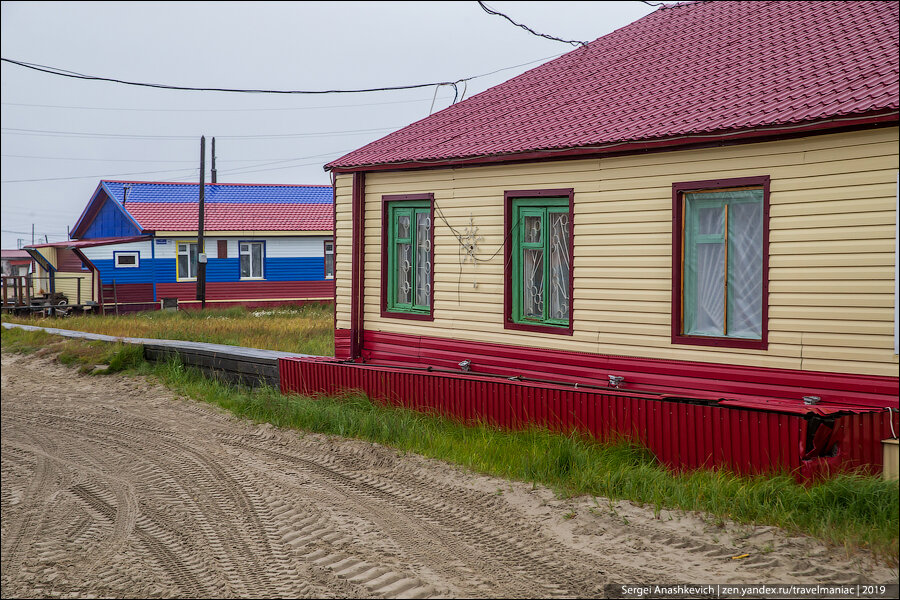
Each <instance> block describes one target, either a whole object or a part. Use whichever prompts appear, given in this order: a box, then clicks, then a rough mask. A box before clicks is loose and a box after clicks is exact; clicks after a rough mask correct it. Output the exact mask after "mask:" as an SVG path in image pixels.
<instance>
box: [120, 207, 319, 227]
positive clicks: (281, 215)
mask: <svg viewBox="0 0 900 600" xmlns="http://www.w3.org/2000/svg"><path fill="white" fill-rule="evenodd" d="M125 207H126V208H127V209H128V212H129V213H130V214H131V216H132V217H134V219H135V220H136V221H137V222H138V223H140V224H141V226H142V227H143V228H144V230H145V231H194V230H196V229H197V220H198V219H197V204H196V203H193V204H190V203H183V202H182V203H172V202H134V203H126V204H125ZM333 217H334V209H333V207H332V205H331V204H270V203H262V202H254V203H243V202H229V203H208V204H206V205H205V206H204V210H203V227H204V229H205V230H206V231H330V230H331V229H332V227H333Z"/></svg>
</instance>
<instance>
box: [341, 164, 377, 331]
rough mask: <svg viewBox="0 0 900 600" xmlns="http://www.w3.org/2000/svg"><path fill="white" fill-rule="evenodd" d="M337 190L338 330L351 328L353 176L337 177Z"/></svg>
mask: <svg viewBox="0 0 900 600" xmlns="http://www.w3.org/2000/svg"><path fill="white" fill-rule="evenodd" d="M334 190H335V198H336V202H335V221H334V297H335V303H334V311H335V327H336V328H338V329H350V274H351V272H352V269H351V266H352V263H351V260H350V257H351V252H350V249H351V246H352V243H351V242H352V240H353V217H352V204H353V202H352V198H353V176H352V175H338V176H337V177H336V178H335V182H334ZM378 215H379V216H378V218H379V219H380V218H381V216H380V215H381V213H380V212H379V213H378ZM379 244H380V242H379ZM371 251H374V250H371ZM379 293H380V292H379Z"/></svg>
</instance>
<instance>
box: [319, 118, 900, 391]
mask: <svg viewBox="0 0 900 600" xmlns="http://www.w3.org/2000/svg"><path fill="white" fill-rule="evenodd" d="M897 169H898V128H896V127H892V128H883V129H874V130H868V131H860V132H850V133H840V134H828V135H819V136H811V137H806V138H799V139H792V140H784V141H773V142H765V143H752V144H741V145H735V146H727V147H721V148H708V149H697V150H681V151H670V152H659V153H652V154H644V155H630V156H620V157H612V158H600V159H586V160H568V161H556V162H544V163H532V164H520V165H502V166H485V167H465V168H452V169H449V168H448V169H436V170H422V171H408V172H385V173H369V174H367V175H366V206H365V242H366V255H365V311H364V312H365V316H364V318H365V328H366V329H367V330H376V331H384V332H392V333H406V334H415V335H428V336H435V337H444V338H457V339H464V340H469V341H480V342H491V343H504V344H515V345H524V346H533V347H550V348H555V349H561V350H573V351H579V352H589V353H597V354H611V355H618V356H630V357H640V358H661V359H675V360H688V361H701V362H715V363H725V364H734V365H747V366H757V367H775V368H785V369H799V370H813V371H829V372H846V373H860V374H871V375H892V376H896V375H897V369H898V358H897V355H896V354H894V349H893V348H894V346H893V335H894V277H895V266H894V261H895V250H894V248H895V235H896V234H895V229H896V224H895V223H896V221H895V219H896V216H895V215H896V202H897V200H896V197H897V196H896V194H897ZM759 175H769V176H770V177H771V188H770V219H769V231H770V238H769V298H768V302H769V323H768V326H769V345H768V349H767V350H744V349H734V348H718V347H709V346H704V347H700V346H686V345H673V344H672V343H671V327H670V323H671V285H672V273H671V271H672V184H673V183H675V182H685V181H699V180H708V179H723V178H732V177H749V176H759ZM336 185H337V189H336V193H337V202H338V204H337V221H336V223H335V238H336V244H337V248H338V257H337V259H336V269H337V272H336V281H337V303H336V311H337V312H336V317H337V327H338V328H339V329H340V328H343V329H347V328H349V326H350V316H349V307H350V273H351V270H350V269H351V262H350V241H351V230H352V223H351V193H352V176H349V175H341V176H338V177H337V181H336ZM546 188H574V190H575V195H574V198H575V217H574V218H575V230H574V245H575V251H574V257H573V277H574V288H575V292H574V305H573V309H574V312H573V317H574V333H573V335H572V336H571V337H569V336H561V335H553V334H542V333H532V332H525V331H514V330H505V329H504V328H503V251H502V244H503V241H504V231H503V193H504V191H506V190H527V189H546ZM408 193H433V194H434V198H435V203H436V207H435V213H436V214H435V248H434V269H435V289H434V294H435V301H434V321H427V322H423V321H408V320H401V319H390V318H382V317H381V310H380V293H381V282H380V277H381V264H380V263H381V197H382V195H386V194H408ZM451 227H452V228H454V229H455V230H456V231H457V232H458V233H467V232H470V231H474V232H475V234H476V235H477V236H480V237H482V238H483V239H481V240H479V242H478V255H477V256H478V258H479V261H478V262H477V263H473V262H472V261H465V260H464V259H465V255H464V254H463V252H462V250H461V248H460V243H459V242H458V240H457V239H456V237H455V236H454V234H453V233H452V232H451V229H450V228H451Z"/></svg>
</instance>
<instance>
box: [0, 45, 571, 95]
mask: <svg viewBox="0 0 900 600" xmlns="http://www.w3.org/2000/svg"><path fill="white" fill-rule="evenodd" d="M538 35H540V34H538ZM560 41H564V40H560ZM577 43H581V44H583V43H584V42H577ZM557 56H559V55H558V54H557V55H554V56H550V57H547V58H540V59H537V60H532V61H528V62H526V63H522V64H518V65H513V66H511V67H502V68H500V69H496V70H494V71H491V72H489V73H481V74H479V75H470V76H469V77H461V78H459V79H457V80H455V81H439V82H433V83H416V84H411V85H396V86H384V87H376V88H364V89H353V90H270V89H241V88H207V87H195V86H178V85H168V84H161V83H146V82H138V81H125V80H122V79H116V78H113V77H100V76H95V75H85V74H83V73H78V72H75V71H68V70H66V69H61V68H59V67H51V66H47V65H39V64H35V63H27V62H23V61H18V60H12V59H10V58H2V57H0V61H3V62H8V63H10V64H14V65H18V66H20V67H24V68H26V69H32V70H34V71H40V72H42V73H49V74H50V75H57V76H60V77H69V78H73V79H87V80H90V81H106V82H110V83H119V84H122V85H131V86H138V87H151V88H157V89H166V90H178V91H189V92H233V93H243V94H319V95H324V94H359V93H366V92H390V91H399V90H412V89H419V88H429V87H432V86H438V87H440V86H445V85H448V86H451V87H452V88H453V90H454V95H453V103H454V104H455V103H456V100H457V98H458V96H459V89H458V88H457V84H460V83H464V82H466V81H471V80H473V79H478V78H480V77H488V76H490V75H494V74H496V73H500V72H501V71H508V70H510V69H518V68H519V67H524V66H527V65H530V64H534V63H536V62H542V61H545V60H549V59H551V58H556V57H557Z"/></svg>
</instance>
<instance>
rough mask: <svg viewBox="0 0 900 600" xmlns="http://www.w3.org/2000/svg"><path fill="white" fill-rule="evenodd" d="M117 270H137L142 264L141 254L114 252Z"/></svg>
mask: <svg viewBox="0 0 900 600" xmlns="http://www.w3.org/2000/svg"><path fill="white" fill-rule="evenodd" d="M113 256H114V257H115V264H116V268H117V269H118V268H137V267H139V266H140V263H141V254H140V252H113Z"/></svg>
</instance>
